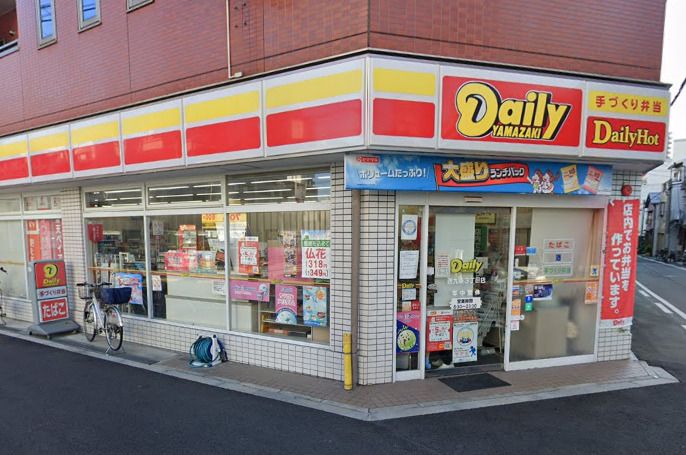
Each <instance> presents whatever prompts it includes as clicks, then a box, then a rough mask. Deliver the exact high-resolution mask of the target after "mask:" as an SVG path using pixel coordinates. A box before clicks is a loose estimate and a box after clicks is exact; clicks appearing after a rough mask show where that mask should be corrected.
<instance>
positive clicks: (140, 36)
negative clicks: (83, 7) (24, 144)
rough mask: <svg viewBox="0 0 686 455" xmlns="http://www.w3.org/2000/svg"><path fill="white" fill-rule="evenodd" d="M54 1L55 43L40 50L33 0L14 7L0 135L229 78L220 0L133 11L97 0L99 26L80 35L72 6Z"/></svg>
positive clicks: (1, 61) (0, 95)
mask: <svg viewBox="0 0 686 455" xmlns="http://www.w3.org/2000/svg"><path fill="white" fill-rule="evenodd" d="M55 3H56V5H55V12H56V30H57V42H56V43H55V44H53V45H50V46H47V47H45V48H42V49H38V43H37V39H38V38H37V33H36V27H37V25H36V13H35V2H34V1H29V0H26V1H19V2H17V18H18V22H19V24H18V27H19V29H20V30H21V37H20V40H19V50H18V51H17V52H15V53H13V54H10V55H8V56H5V57H2V58H0V74H3V77H2V78H0V100H2V104H3V110H2V112H0V135H5V134H9V133H12V132H16V131H23V130H26V129H29V128H35V127H37V126H40V125H44V124H48V123H54V122H58V121H64V120H67V119H70V118H75V117H79V116H83V115H88V114H92V113H95V112H99V111H103V110H107V109H113V108H116V107H120V106H122V105H125V104H129V103H132V102H137V101H143V100H146V99H150V98H152V97H156V96H161V95H166V94H170V93H174V92H178V91H181V90H187V89H190V88H195V87H198V86H202V85H206V84H209V83H215V82H220V81H222V80H226V78H227V70H226V67H227V49H226V46H227V42H226V41H227V40H226V3H225V0H202V1H195V0H164V1H156V2H154V3H152V4H150V5H147V6H145V7H143V8H139V9H137V10H134V11H132V12H130V13H127V12H126V2H125V1H123V0H122V1H101V2H100V6H101V9H102V13H101V17H102V23H101V24H100V25H98V26H96V27H94V28H91V29H89V30H86V31H83V32H80V33H79V31H78V16H77V9H76V8H77V2H76V1H60V0H57V1H56V2H55ZM8 75H15V76H16V75H21V77H8Z"/></svg>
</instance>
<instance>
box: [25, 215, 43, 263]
mask: <svg viewBox="0 0 686 455" xmlns="http://www.w3.org/2000/svg"><path fill="white" fill-rule="evenodd" d="M26 249H27V253H28V256H29V262H33V261H38V260H40V259H41V249H40V231H39V230H38V221H37V220H27V221H26Z"/></svg>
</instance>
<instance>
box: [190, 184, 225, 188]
mask: <svg viewBox="0 0 686 455" xmlns="http://www.w3.org/2000/svg"><path fill="white" fill-rule="evenodd" d="M217 186H222V185H221V183H207V184H205V185H193V188H214V187H217Z"/></svg>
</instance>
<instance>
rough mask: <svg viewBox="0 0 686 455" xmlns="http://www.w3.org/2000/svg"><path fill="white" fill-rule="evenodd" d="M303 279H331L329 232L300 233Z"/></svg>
mask: <svg viewBox="0 0 686 455" xmlns="http://www.w3.org/2000/svg"><path fill="white" fill-rule="evenodd" d="M300 242H301V246H302V277H303V278H321V279H329V257H330V255H331V240H330V238H329V231H328V230H327V231H300Z"/></svg>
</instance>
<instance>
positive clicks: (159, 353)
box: [0, 320, 678, 420]
mask: <svg viewBox="0 0 686 455" xmlns="http://www.w3.org/2000/svg"><path fill="white" fill-rule="evenodd" d="M7 322H8V324H7V326H0V335H7V336H11V337H15V338H20V339H24V340H28V341H32V342H36V343H39V344H43V345H47V346H52V347H55V348H59V349H64V350H67V351H71V352H75V353H80V354H84V355H89V356H92V357H97V358H101V359H106V360H109V361H113V362H117V363H121V364H125V365H129V366H133V367H136V368H142V369H145V370H148V371H152V372H156V373H161V374H166V375H169V376H174V377H177V378H181V379H186V380H191V381H195V382H200V383H204V384H207V385H211V386H215V387H221V388H224V389H227V390H233V391H238V392H243V393H248V394H251V395H256V396H259V397H263V398H268V399H275V400H279V401H284V402H288V403H292V404H295V405H299V406H306V407H309V408H314V409H318V410H321V411H325V412H331V413H335V414H339V415H343V416H347V417H351V418H355V419H360V420H385V419H393V418H400V417H410V416H417V415H425V414H434V413H439V412H448V411H459V410H465V409H475V408H482V407H487V406H499V405H505V404H513V403H523V402H528V401H536V400H545V399H551V398H561V397H568V396H574V395H585V394H591V393H599V392H607V391H612V390H622V389H631V388H636V387H647V386H653V385H660V384H670V383H675V382H678V380H677V379H676V378H674V377H673V376H671V375H670V374H669V373H667V372H666V371H664V370H663V369H662V368H659V367H651V366H649V365H647V364H646V363H645V362H641V361H639V360H636V359H634V360H623V361H612V362H601V363H591V364H584V365H575V366H565V367H553V368H544V369H536V370H524V371H509V372H505V371H496V372H491V373H490V374H492V375H493V376H495V377H497V378H498V379H501V380H503V381H505V382H507V383H509V384H510V385H508V386H503V387H497V388H489V389H482V390H475V391H470V392H457V391H455V390H453V389H452V388H450V387H449V386H447V385H445V384H444V383H443V382H441V381H440V380H439V379H438V378H431V379H425V380H417V381H406V382H398V383H394V384H382V385H372V386H356V387H355V388H354V389H353V390H352V391H349V392H346V391H344V390H343V384H342V383H340V382H336V381H332V380H328V379H321V378H315V377H312V376H304V375H300V374H295V373H288V372H283V371H277V370H272V369H268V368H261V367H255V366H250V365H244V364H239V363H234V362H228V363H224V364H221V365H217V366H215V367H213V368H198V369H191V368H189V366H188V356H187V355H184V354H179V353H177V352H171V351H166V350H163V349H157V348H151V347H149V346H143V345H139V344H135V343H129V342H126V340H124V352H121V353H120V352H118V353H116V354H113V355H105V351H106V348H107V346H106V344H105V341H104V338H103V337H97V338H96V340H95V342H94V343H88V342H87V341H86V339H85V338H84V336H83V334H80V333H79V334H70V335H64V336H57V337H54V338H53V339H52V340H46V339H45V338H39V337H33V336H29V335H28V334H27V332H26V329H27V327H28V326H29V325H30V324H28V323H25V322H20V321H14V320H8V321H7Z"/></svg>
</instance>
